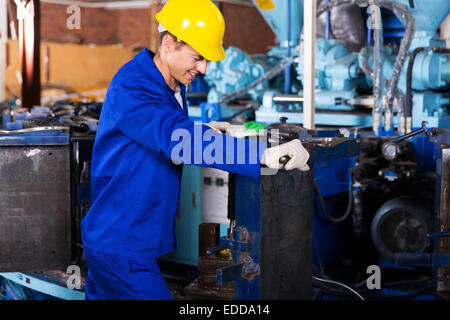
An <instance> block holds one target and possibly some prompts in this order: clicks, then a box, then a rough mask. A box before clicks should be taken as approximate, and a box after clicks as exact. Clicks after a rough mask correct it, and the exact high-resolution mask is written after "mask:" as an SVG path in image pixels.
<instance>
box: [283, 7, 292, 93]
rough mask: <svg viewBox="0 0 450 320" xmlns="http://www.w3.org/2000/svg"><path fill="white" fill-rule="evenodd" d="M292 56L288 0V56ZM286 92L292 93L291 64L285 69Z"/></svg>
mask: <svg viewBox="0 0 450 320" xmlns="http://www.w3.org/2000/svg"><path fill="white" fill-rule="evenodd" d="M290 56H291V0H287V46H286V57H290ZM284 93H285V94H290V93H291V65H288V66H287V67H286V69H285V70H284Z"/></svg>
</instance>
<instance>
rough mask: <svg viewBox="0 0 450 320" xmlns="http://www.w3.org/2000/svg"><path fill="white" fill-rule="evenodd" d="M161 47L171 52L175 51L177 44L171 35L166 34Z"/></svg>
mask: <svg viewBox="0 0 450 320" xmlns="http://www.w3.org/2000/svg"><path fill="white" fill-rule="evenodd" d="M161 46H162V47H163V49H164V50H165V51H166V52H171V51H173V50H174V49H175V46H176V42H175V40H174V39H173V38H172V37H171V36H170V35H168V34H166V35H165V36H164V38H163V40H162V44H161Z"/></svg>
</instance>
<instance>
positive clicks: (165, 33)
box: [158, 30, 186, 48]
mask: <svg viewBox="0 0 450 320" xmlns="http://www.w3.org/2000/svg"><path fill="white" fill-rule="evenodd" d="M167 35H169V36H171V37H172V39H173V41H175V42H176V45H177V48H178V47H181V46H184V45H185V44H186V42H184V41H177V37H175V36H174V35H173V34H171V33H170V32H169V31H167V30H166V31H163V32H160V33H159V39H158V48H161V45H162V42H163V39H164V37H165V36H167Z"/></svg>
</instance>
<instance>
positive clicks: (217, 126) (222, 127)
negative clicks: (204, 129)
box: [204, 121, 231, 133]
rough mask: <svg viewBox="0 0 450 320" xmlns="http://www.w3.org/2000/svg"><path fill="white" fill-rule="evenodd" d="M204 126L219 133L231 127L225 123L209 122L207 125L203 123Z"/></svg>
mask: <svg viewBox="0 0 450 320" xmlns="http://www.w3.org/2000/svg"><path fill="white" fill-rule="evenodd" d="M204 125H205V126H208V127H210V128H211V129H214V130H216V131H217V132H220V133H222V132H225V131H226V130H227V129H228V128H229V127H230V126H231V124H230V123H229V122H225V121H211V122H208V123H204Z"/></svg>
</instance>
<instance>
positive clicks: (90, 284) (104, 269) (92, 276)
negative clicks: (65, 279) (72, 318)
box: [85, 248, 172, 300]
mask: <svg viewBox="0 0 450 320" xmlns="http://www.w3.org/2000/svg"><path fill="white" fill-rule="evenodd" d="M85 257H86V261H87V264H88V275H87V279H86V289H85V290H86V299H87V300H136V299H143V300H170V299H172V296H171V295H170V292H169V290H168V289H167V286H166V283H165V281H164V278H163V277H162V275H161V272H160V271H159V267H158V264H157V262H156V259H151V258H145V259H138V258H127V257H120V256H116V255H108V254H103V253H100V252H95V251H93V250H89V249H87V248H85Z"/></svg>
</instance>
